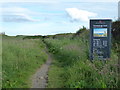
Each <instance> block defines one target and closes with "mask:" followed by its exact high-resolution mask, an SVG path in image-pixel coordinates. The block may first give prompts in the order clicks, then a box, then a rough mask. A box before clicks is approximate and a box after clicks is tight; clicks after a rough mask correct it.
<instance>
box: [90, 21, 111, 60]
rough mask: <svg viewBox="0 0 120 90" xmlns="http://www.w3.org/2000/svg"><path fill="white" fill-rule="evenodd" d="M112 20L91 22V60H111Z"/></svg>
mask: <svg viewBox="0 0 120 90" xmlns="http://www.w3.org/2000/svg"><path fill="white" fill-rule="evenodd" d="M111 22H112V20H111V19H92V20H90V59H91V60H93V59H95V58H98V59H101V60H105V59H107V58H110V48H111Z"/></svg>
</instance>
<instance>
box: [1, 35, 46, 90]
mask: <svg viewBox="0 0 120 90" xmlns="http://www.w3.org/2000/svg"><path fill="white" fill-rule="evenodd" d="M44 48H45V46H44V43H42V41H41V40H40V39H34V40H33V39H24V40H23V39H22V37H8V36H3V39H2V73H3V78H2V87H3V88H30V85H31V82H30V77H31V75H33V74H34V73H35V71H36V70H37V69H38V68H39V67H40V66H41V65H42V64H43V63H44V62H45V61H46V60H47V55H46V53H45V52H44Z"/></svg>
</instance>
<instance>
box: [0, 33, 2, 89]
mask: <svg viewBox="0 0 120 90" xmlns="http://www.w3.org/2000/svg"><path fill="white" fill-rule="evenodd" d="M1 88H2V35H0V89H1Z"/></svg>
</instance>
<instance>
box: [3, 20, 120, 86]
mask: <svg viewBox="0 0 120 90" xmlns="http://www.w3.org/2000/svg"><path fill="white" fill-rule="evenodd" d="M119 24H120V23H119V21H116V22H113V24H112V50H111V58H110V59H108V60H106V61H105V60H98V59H97V58H96V59H95V60H93V62H91V61H90V60H89V30H87V29H86V28H85V27H83V28H81V29H79V30H78V31H77V32H76V33H66V34H56V35H48V36H17V37H9V36H5V35H3V41H2V45H3V48H2V50H3V52H2V57H3V58H2V59H3V61H2V68H3V70H2V73H3V79H2V81H3V82H2V85H3V88H18V87H19V88H26V87H30V80H29V79H30V77H31V75H32V74H33V73H34V72H35V71H36V70H37V68H39V67H40V66H41V65H42V64H43V63H44V62H45V61H46V60H47V55H46V53H45V52H44V48H45V44H46V46H47V48H48V50H49V52H50V53H52V55H53V60H52V65H51V67H50V69H49V73H48V87H49V88H118V87H119V86H120V80H119V78H118V77H120V74H119V71H120V66H119V64H120V62H119V58H120V57H119V54H120V41H119V35H120V32H119V31H120V28H119V26H120V25H119Z"/></svg>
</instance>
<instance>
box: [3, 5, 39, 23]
mask: <svg viewBox="0 0 120 90" xmlns="http://www.w3.org/2000/svg"><path fill="white" fill-rule="evenodd" d="M1 10H2V14H1V16H2V21H4V22H35V21H39V20H35V19H33V18H32V17H30V15H34V14H37V13H36V12H32V11H30V10H28V9H27V8H20V7H10V8H1Z"/></svg>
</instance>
